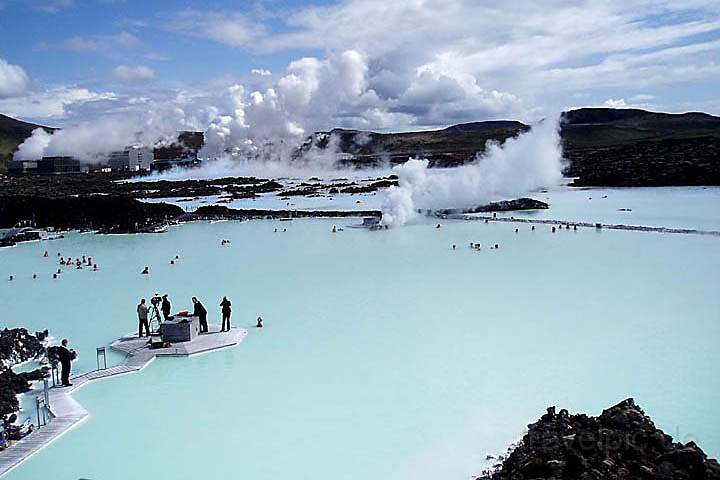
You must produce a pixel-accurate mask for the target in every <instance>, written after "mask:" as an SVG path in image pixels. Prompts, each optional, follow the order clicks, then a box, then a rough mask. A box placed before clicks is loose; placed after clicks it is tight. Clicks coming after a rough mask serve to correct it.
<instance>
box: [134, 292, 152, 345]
mask: <svg viewBox="0 0 720 480" xmlns="http://www.w3.org/2000/svg"><path fill="white" fill-rule="evenodd" d="M137 314H138V337H141V338H142V336H143V328H145V331H146V332H147V336H148V337H149V336H150V324H148V308H147V305H145V299H144V298H141V299H140V304H139V305H138V306H137Z"/></svg>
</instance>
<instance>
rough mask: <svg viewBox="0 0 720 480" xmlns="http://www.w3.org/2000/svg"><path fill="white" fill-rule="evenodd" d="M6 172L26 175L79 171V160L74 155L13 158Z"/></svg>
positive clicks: (60, 173)
mask: <svg viewBox="0 0 720 480" xmlns="http://www.w3.org/2000/svg"><path fill="white" fill-rule="evenodd" d="M8 173H12V174H27V175H64V174H73V173H80V160H78V159H77V158H75V157H67V156H65V157H42V158H41V159H40V160H14V161H12V162H10V166H9V167H8Z"/></svg>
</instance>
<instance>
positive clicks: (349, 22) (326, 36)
mask: <svg viewBox="0 0 720 480" xmlns="http://www.w3.org/2000/svg"><path fill="white" fill-rule="evenodd" d="M539 3H540V2H530V1H525V0H518V1H517V2H513V4H512V6H510V4H509V3H508V2H501V1H495V0H492V1H480V0H455V1H451V0H443V1H440V0H396V1H394V2H387V1H386V0H382V1H381V0H344V1H325V2H320V1H316V2H312V3H310V2H301V1H297V0H295V1H292V0H265V1H263V0H257V1H254V2H243V1H222V0H217V1H212V2H200V1H183V2H174V1H169V0H162V1H153V2H141V1H135V0H37V1H22V0H0V32H1V33H2V37H3V42H2V43H0V113H5V114H9V115H12V116H16V117H20V118H24V119H28V120H33V121H38V122H42V123H46V124H51V125H59V126H69V125H76V124H82V123H87V122H97V121H99V120H102V121H116V122H120V121H125V122H126V123H133V124H136V125H137V124H140V125H144V126H145V128H146V129H149V127H148V126H149V125H152V127H153V128H154V129H156V130H157V131H156V133H158V134H159V132H161V131H163V130H165V129H167V130H173V129H178V128H195V129H202V130H210V131H212V133H214V134H217V135H218V136H219V137H220V138H221V139H222V141H223V142H239V141H242V140H243V139H246V138H258V137H268V136H278V135H281V136H282V135H291V136H292V135H295V136H298V135H301V134H306V133H307V132H309V131H313V130H318V129H327V128H332V127H335V126H344V127H352V128H361V129H373V130H385V131H387V130H407V129H421V128H436V127H442V126H446V125H449V124H453V123H459V122H466V121H475V120H485V119H497V118H515V119H520V120H524V121H533V120H536V119H538V118H541V117H544V116H547V115H551V114H553V113H554V112H558V111H560V110H563V109H567V108H572V107H576V106H586V105H592V106H602V105H607V106H616V107H640V108H648V109H656V110H663V111H676V112H677V111H689V110H702V111H707V112H710V113H714V114H718V113H720V99H719V98H718V92H719V91H720V89H718V87H717V84H718V83H720V82H718V80H720V2H718V1H715V0H711V1H696V0H687V1H667V0H654V1H650V0H624V1H620V0H605V1H602V2H600V1H592V2H591V1H588V2H568V1H555V0H548V1H546V2H542V4H541V5H540V4H539Z"/></svg>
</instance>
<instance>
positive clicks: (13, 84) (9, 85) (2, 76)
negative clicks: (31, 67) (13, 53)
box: [0, 58, 30, 99]
mask: <svg viewBox="0 0 720 480" xmlns="http://www.w3.org/2000/svg"><path fill="white" fill-rule="evenodd" d="M29 84H30V78H29V77H28V75H27V74H26V73H25V70H23V69H22V67H20V66H18V65H12V64H10V63H8V62H7V61H6V60H5V59H4V58H0V99H2V98H7V97H15V96H18V95H22V94H23V93H25V92H26V91H27V89H28V86H29Z"/></svg>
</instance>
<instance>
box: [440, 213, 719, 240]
mask: <svg viewBox="0 0 720 480" xmlns="http://www.w3.org/2000/svg"><path fill="white" fill-rule="evenodd" d="M444 218H452V219H456V220H486V221H489V222H508V223H534V224H541V225H553V226H558V227H559V226H560V225H562V226H566V225H570V226H575V227H584V228H595V229H598V228H600V229H606V230H627V231H631V232H655V233H679V234H685V235H711V236H715V237H720V231H717V230H699V229H695V228H671V227H647V226H643V225H623V224H615V223H591V222H573V221H568V220H549V219H536V218H516V217H490V216H487V215H473V214H461V213H458V214H448V215H445V216H444Z"/></svg>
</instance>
